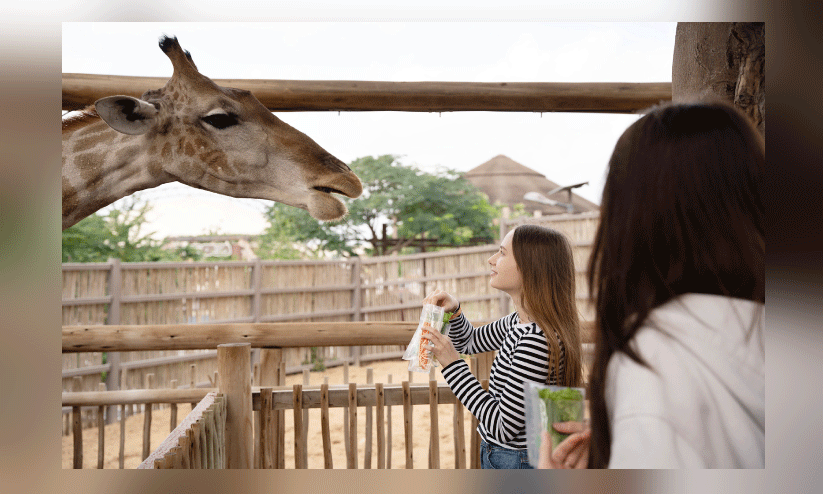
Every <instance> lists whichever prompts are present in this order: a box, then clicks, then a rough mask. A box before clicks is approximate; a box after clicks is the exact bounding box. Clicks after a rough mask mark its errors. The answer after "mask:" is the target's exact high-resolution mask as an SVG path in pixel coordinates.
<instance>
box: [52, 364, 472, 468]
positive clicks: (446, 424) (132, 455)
mask: <svg viewBox="0 0 823 494" xmlns="http://www.w3.org/2000/svg"><path fill="white" fill-rule="evenodd" d="M368 368H372V369H373V373H374V381H375V382H383V383H387V382H388V377H387V376H388V375H389V374H391V375H392V382H393V383H399V382H401V381H403V380H404V379H408V362H406V361H405V360H393V361H386V362H369V363H366V364H363V366H362V367H355V366H349V381H350V382H357V383H363V384H365V383H366V372H367V369H368ZM324 377H328V382H329V384H330V385H334V384H343V367H335V368H332V369H327V370H326V371H324V372H322V373H319V372H312V373H311V381H310V384H322V383H323V378H324ZM437 379H438V380H440V381H443V378H442V376H440V373H439V371H438V372H437ZM412 381H413V382H414V383H423V382H427V381H428V374H421V373H414V375H413V380H412ZM302 383H303V376H302V375H300V374H297V375H291V376H287V377H286V384H287V385H292V384H302ZM413 408H414V417H413V419H412V424H413V429H414V430H413V433H412V439H413V441H412V444H413V447H414V449H413V466H414V468H428V458H429V432H430V418H429V406H428V405H418V406H415V407H413ZM190 411H191V406H190V405H187V404H181V405H178V410H177V421H178V423H179V422H182V421H183V419H184V418H185V417H186V415H188V413H189V412H190ZM461 413H463V423H464V429H465V430H464V437H465V444H466V450H467V453H466V462H467V463H468V461H469V454H468V448H469V445H470V437H471V436H470V433H471V418H472V416H471V414H470V413H469V412H468V411H467V410H466V409H465V408H463V407H461ZM285 415H286V439H285V445H286V468H294V426H293V412H291V411H287V412H286V414H285ZM170 417H171V411H170V408H165V409H163V410H153V411H152V423H151V425H152V427H151V428H152V431H151V449H152V450H153V449H154V448H156V447H157V446H158V445H159V444H160V443H161V442H163V440H164V439H165V438H166V436H167V435H168V434H169V432H170V430H171V428H172V427H170ZM438 418H439V421H438V424H439V425H438V427H439V432H440V434H439V435H440V468H445V469H449V468H454V433H453V425H452V424H453V419H454V406H453V405H440V406H439V410H438ZM357 420H358V428H357V442H358V447H357V450H358V459H357V467H358V468H364V465H365V459H364V453H365V448H366V432H365V430H366V428H365V424H366V412H365V408H359V409H358V413H357ZM386 420H387V421H388V420H389V419H388V418H387V419H386ZM329 421H330V427H331V438H332V461H333V467H334V468H346V450H345V446H344V432H343V425H344V424H343V410H342V409H339V408H338V409H331V410H330V412H329ZM143 422H144V415H143V414H136V415H133V416H131V417H129V418H128V419H127V420H126V444H125V461H124V463H125V465H124V467H125V468H137V466H138V465H139V464H140V462H141V461H142V457H141V454H142V449H143V446H142V445H143ZM372 424H373V425H372V427H373V428H374V429H373V430H374V431H376V425H377V419H376V417H375V416H374V412H372ZM176 425H177V424H175V426H176ZM387 426H388V423H387ZM104 440H105V444H104V453H105V454H104V468H107V469H117V468H119V454H120V424H119V423H114V424H110V425H107V426H106V428H105V436H104ZM73 441H74V440H73V437H72V436H71V435H69V436H63V455H62V458H63V459H62V466H63V468H72V465H73V455H74V442H73ZM371 442H372V448H371V449H372V451H371V468H377V438H376V432H372V441H371ZM97 443H98V433H97V428H96V427H94V428H91V429H84V430H83V468H97ZM322 444H323V440H322V436H321V434H320V410H319V409H313V410H309V430H308V445H309V448H308V449H309V451H308V467H309V468H323V466H324V459H323V449H322ZM390 453H391V454H390V460H389V461H390V465H391V468H405V463H406V453H405V432H404V427H403V407H402V406H393V407H391V452H390Z"/></svg>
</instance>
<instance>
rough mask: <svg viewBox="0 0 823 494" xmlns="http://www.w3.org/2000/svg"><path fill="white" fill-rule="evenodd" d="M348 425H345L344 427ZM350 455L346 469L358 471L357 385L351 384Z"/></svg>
mask: <svg viewBox="0 0 823 494" xmlns="http://www.w3.org/2000/svg"><path fill="white" fill-rule="evenodd" d="M345 426H346V425H345V424H344V427H345ZM348 429H349V454H348V459H349V461H348V465H347V466H346V468H353V469H357V383H349V423H348Z"/></svg>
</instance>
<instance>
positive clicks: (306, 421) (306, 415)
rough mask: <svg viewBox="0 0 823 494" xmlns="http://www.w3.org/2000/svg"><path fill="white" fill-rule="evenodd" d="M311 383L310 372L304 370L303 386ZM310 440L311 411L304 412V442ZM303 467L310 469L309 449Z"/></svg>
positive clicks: (305, 450)
mask: <svg viewBox="0 0 823 494" xmlns="http://www.w3.org/2000/svg"><path fill="white" fill-rule="evenodd" d="M310 381H311V377H310V372H309V370H308V369H304V370H303V386H309V384H310ZM308 438H309V410H308V408H307V409H305V410H303V442H304V443H306V442H307V441H308ZM303 465H304V468H309V448H308V447H305V448H303Z"/></svg>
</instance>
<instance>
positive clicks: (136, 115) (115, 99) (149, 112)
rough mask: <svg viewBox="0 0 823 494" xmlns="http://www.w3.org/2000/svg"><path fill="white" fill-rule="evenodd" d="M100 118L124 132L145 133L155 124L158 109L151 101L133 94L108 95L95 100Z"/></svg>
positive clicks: (113, 127)
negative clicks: (132, 95) (135, 96)
mask: <svg viewBox="0 0 823 494" xmlns="http://www.w3.org/2000/svg"><path fill="white" fill-rule="evenodd" d="M94 108H95V109H96V110H97V114H98V115H100V118H102V119H103V120H105V122H106V123H107V124H109V127H111V128H112V129H114V130H116V131H118V132H122V133H124V134H130V135H138V134H145V133H146V132H148V130H149V129H150V128H152V126H153V125H154V122H155V117H156V116H157V109H156V108H155V107H154V105H152V104H151V103H149V102H147V101H143V100H141V99H137V98H132V97H131V96H108V97H106V98H101V99H99V100H97V101H95V102H94Z"/></svg>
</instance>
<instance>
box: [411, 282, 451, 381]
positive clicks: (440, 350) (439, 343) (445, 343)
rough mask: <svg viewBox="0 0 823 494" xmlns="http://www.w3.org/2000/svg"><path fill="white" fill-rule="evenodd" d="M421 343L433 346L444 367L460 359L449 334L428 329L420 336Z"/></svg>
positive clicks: (432, 348)
mask: <svg viewBox="0 0 823 494" xmlns="http://www.w3.org/2000/svg"><path fill="white" fill-rule="evenodd" d="M443 293H445V292H443ZM420 344H421V345H426V346H424V348H431V350H432V353H434V356H435V357H437V361H438V362H440V363H441V364H442V365H443V367H446V366H447V365H449V364H450V363H452V362H454V361H455V360H458V359H460V354H459V353H457V350H455V349H454V344H453V343H452V340H451V339H450V338H449V337H448V336H446V335H444V334H440V332H439V331H428V332H427V334H426V335H425V336H421V337H420Z"/></svg>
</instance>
